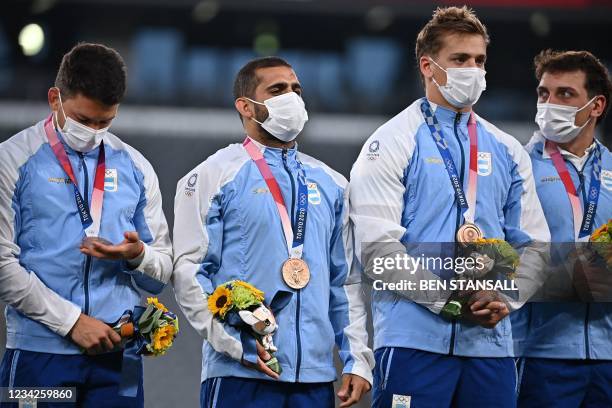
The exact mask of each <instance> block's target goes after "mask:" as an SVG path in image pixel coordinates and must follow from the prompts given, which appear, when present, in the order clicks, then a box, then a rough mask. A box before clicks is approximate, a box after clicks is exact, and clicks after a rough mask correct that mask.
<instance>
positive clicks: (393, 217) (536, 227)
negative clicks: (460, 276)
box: [350, 7, 549, 407]
mask: <svg viewBox="0 0 612 408" xmlns="http://www.w3.org/2000/svg"><path fill="white" fill-rule="evenodd" d="M488 40H489V38H488V35H487V32H486V29H485V27H484V26H483V25H482V23H481V22H480V21H479V20H478V19H477V18H476V16H475V15H474V14H473V13H472V12H471V11H470V10H469V9H467V8H465V7H463V8H456V7H450V8H444V9H438V10H437V11H436V12H435V13H434V16H433V18H432V20H430V21H429V22H428V23H427V25H426V26H425V27H424V28H423V29H422V30H421V32H420V33H419V36H418V38H417V45H416V56H417V61H418V63H419V67H420V72H421V74H422V76H423V81H424V84H425V94H426V97H425V98H422V99H419V100H417V101H415V102H414V103H413V104H412V105H410V106H409V107H408V108H406V109H405V110H404V111H402V112H401V113H399V114H398V115H397V116H395V117H394V118H392V119H390V120H389V121H388V122H387V123H385V124H384V125H382V126H381V127H380V128H379V129H378V130H376V131H375V132H374V134H373V135H372V136H371V137H370V138H369V139H368V140H367V142H366V143H365V145H364V147H363V149H362V151H361V153H360V155H359V158H358V159H357V162H356V163H355V165H354V167H353V169H352V171H351V186H350V191H351V193H350V205H351V220H352V222H353V223H354V230H355V247H356V250H355V255H356V258H357V259H359V260H360V261H361V263H362V266H367V265H368V264H369V260H368V259H367V255H366V254H365V252H370V251H371V250H372V249H371V248H370V247H369V246H371V245H372V244H374V243H378V244H384V245H380V246H381V248H380V249H379V250H377V251H376V254H377V255H378V256H379V257H387V258H394V256H395V255H397V254H405V253H406V248H404V245H409V244H419V243H423V244H425V245H427V243H429V245H430V248H432V245H433V244H436V243H438V245H439V246H441V247H443V245H440V244H439V243H454V242H455V240H456V239H457V238H456V237H457V235H458V232H459V233H460V234H459V235H460V236H461V232H462V231H463V232H465V228H466V227H465V225H466V223H469V224H467V225H470V224H471V228H474V227H473V225H474V224H475V225H476V226H477V228H478V229H479V230H480V231H481V233H482V235H483V236H484V237H486V238H499V239H503V240H506V241H508V242H509V243H510V244H512V245H513V246H514V247H515V248H519V247H525V246H527V245H530V244H531V243H532V242H533V241H541V242H547V241H548V240H549V232H548V228H547V225H546V221H545V219H544V215H543V213H542V208H541V206H540V203H539V200H538V198H537V195H536V191H535V185H534V181H533V176H532V170H531V162H530V160H529V156H528V155H527V154H526V152H525V151H524V149H523V148H522V146H521V145H520V143H519V142H518V141H517V140H516V139H514V138H513V137H512V136H510V135H508V134H506V133H504V132H502V131H501V130H499V129H498V128H496V127H495V126H493V125H492V124H490V123H489V122H487V121H485V120H484V119H482V118H481V117H479V116H478V115H475V114H473V112H472V106H473V105H474V104H475V103H476V101H477V100H478V98H479V97H480V94H481V92H482V91H483V90H484V89H485V86H486V85H485V80H484V75H485V72H484V65H485V60H486V47H487V44H488ZM472 115H473V116H472ZM471 118H473V119H474V120H475V123H474V122H472V119H471ZM436 123H437V124H436ZM470 128H472V130H470ZM472 132H474V133H473V134H474V140H475V141H476V143H477V145H476V144H475V143H474V142H471V141H470V139H471V137H470V133H472ZM440 133H441V135H440ZM471 144H472V145H473V146H472V147H473V149H474V150H473V153H471V152H470V150H471V146H470V145H471ZM470 168H472V169H473V170H474V172H475V173H477V174H474V175H475V176H477V177H476V181H477V191H476V195H475V200H474V201H475V203H474V202H472V203H470V205H471V206H472V207H470V208H468V211H464V209H463V208H461V206H460V205H459V202H460V199H459V196H460V197H461V200H466V201H470V199H469V198H468V199H466V198H465V193H464V192H465V191H468V194H467V195H468V197H469V189H470V188H472V187H471V186H470V184H471V181H470V183H468V177H469V172H470ZM452 180H456V181H457V183H456V184H458V185H459V187H458V188H453V182H452ZM458 190H459V191H458ZM450 246H454V244H451V245H449V244H446V248H448V247H450ZM381 251H383V252H381ZM524 251H525V252H524V253H523V257H522V261H525V260H526V259H527V258H530V260H531V262H530V263H529V264H527V263H525V264H524V265H522V266H521V268H523V270H522V273H526V272H527V271H528V270H529V269H530V268H529V267H528V266H529V265H531V266H532V267H535V268H537V267H538V264H541V263H543V261H544V258H545V256H546V251H542V252H539V251H538V250H537V248H532V247H528V248H525V249H524ZM451 255H452V253H451ZM383 259H384V258H383ZM396 268H397V267H396ZM366 269H367V268H366ZM386 269H387V270H385V271H384V272H383V273H382V274H381V275H379V276H378V278H379V279H381V280H382V281H389V280H390V281H394V282H395V281H398V280H397V279H395V278H396V277H398V276H399V277H402V271H401V270H399V269H395V270H390V269H388V268H386ZM368 271H369V269H367V270H366V272H368ZM451 272H453V271H451ZM389 273H393V274H394V275H393V276H389ZM368 274H370V272H368ZM374 277H376V276H374ZM403 277H405V278H408V277H409V274H408V272H406V271H404V276H403ZM413 282H415V283H418V282H417V281H416V280H415V281H413ZM378 288H379V289H381V288H380V287H378ZM376 289H377V288H376V287H375V288H374V290H373V292H372V309H373V316H374V349H375V356H376V362H377V367H376V369H375V374H374V396H373V398H374V406H375V407H388V406H391V404H398V405H397V406H400V405H399V404H402V403H403V404H405V405H406V406H410V405H409V404H410V403H411V404H413V406H418V407H450V406H458V407H493V406H494V407H513V406H515V403H516V400H515V385H516V378H515V367H514V362H513V359H512V355H513V347H512V346H513V343H512V335H511V327H510V321H509V319H503V320H502V318H503V317H505V316H506V315H507V314H508V306H507V305H506V303H505V302H503V301H502V300H503V299H504V298H503V297H501V296H499V295H497V294H495V293H487V295H489V296H492V297H490V298H489V300H490V302H489V303H488V304H487V302H486V301H485V300H483V302H478V303H476V304H474V305H472V306H473V307H474V310H470V309H469V308H468V310H466V311H465V316H464V317H463V318H461V319H457V320H447V319H445V318H443V317H441V316H439V314H438V313H439V312H440V310H441V308H442V307H443V306H444V303H445V302H446V298H445V297H442V296H440V297H439V298H437V299H432V301H431V302H427V301H426V300H427V299H424V300H423V301H419V302H418V303H417V302H413V301H411V300H409V299H407V298H411V297H412V296H413V295H414V294H415V292H416V291H411V290H410V288H406V289H405V290H403V289H401V288H400V289H398V288H395V289H394V288H390V289H392V290H376ZM431 292H433V291H431ZM481 295H484V293H482V292H477V293H476V295H475V296H477V297H478V298H479V297H480V296H481ZM420 300H421V299H420ZM508 303H510V302H508ZM483 306H485V307H483ZM483 326H485V327H483Z"/></svg>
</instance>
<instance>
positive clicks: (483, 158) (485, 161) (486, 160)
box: [476, 152, 493, 176]
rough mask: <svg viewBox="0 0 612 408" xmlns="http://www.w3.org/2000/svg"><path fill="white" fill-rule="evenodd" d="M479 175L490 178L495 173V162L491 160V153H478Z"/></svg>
mask: <svg viewBox="0 0 612 408" xmlns="http://www.w3.org/2000/svg"><path fill="white" fill-rule="evenodd" d="M476 162H477V164H478V167H477V168H478V175H479V176H488V175H490V174H491V172H492V171H493V162H492V160H491V153H489V152H478V160H477V161H476Z"/></svg>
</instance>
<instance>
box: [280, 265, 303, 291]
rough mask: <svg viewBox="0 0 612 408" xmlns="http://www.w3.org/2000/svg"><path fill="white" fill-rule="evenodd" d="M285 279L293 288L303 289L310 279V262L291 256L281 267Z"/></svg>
mask: <svg viewBox="0 0 612 408" xmlns="http://www.w3.org/2000/svg"><path fill="white" fill-rule="evenodd" d="M281 271H282V273H283V280H284V281H285V283H286V284H287V286H289V287H290V288H292V289H302V288H303V287H305V286H306V285H308V282H309V281H310V269H308V264H307V263H306V262H305V261H304V260H303V259H300V258H289V259H287V260H286V261H285V262H284V263H283V267H282V269H281Z"/></svg>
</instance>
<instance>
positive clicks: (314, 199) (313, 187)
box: [308, 183, 321, 204]
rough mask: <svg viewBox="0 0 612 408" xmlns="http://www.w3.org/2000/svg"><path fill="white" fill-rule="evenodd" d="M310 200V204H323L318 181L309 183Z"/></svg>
mask: <svg viewBox="0 0 612 408" xmlns="http://www.w3.org/2000/svg"><path fill="white" fill-rule="evenodd" d="M308 202H309V203H310V204H321V193H319V186H317V183H308Z"/></svg>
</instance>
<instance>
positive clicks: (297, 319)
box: [283, 149, 302, 382]
mask: <svg viewBox="0 0 612 408" xmlns="http://www.w3.org/2000/svg"><path fill="white" fill-rule="evenodd" d="M283 167H284V168H285V171H286V172H287V174H288V175H289V180H291V224H292V227H293V228H295V225H294V224H295V182H294V181H293V175H292V174H291V170H289V166H288V164H287V149H283ZM296 292H297V301H296V307H295V335H296V336H295V337H296V340H297V362H296V364H295V382H298V381H300V365H301V364H302V339H301V338H300V303H301V292H302V291H301V290H300V289H296Z"/></svg>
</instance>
